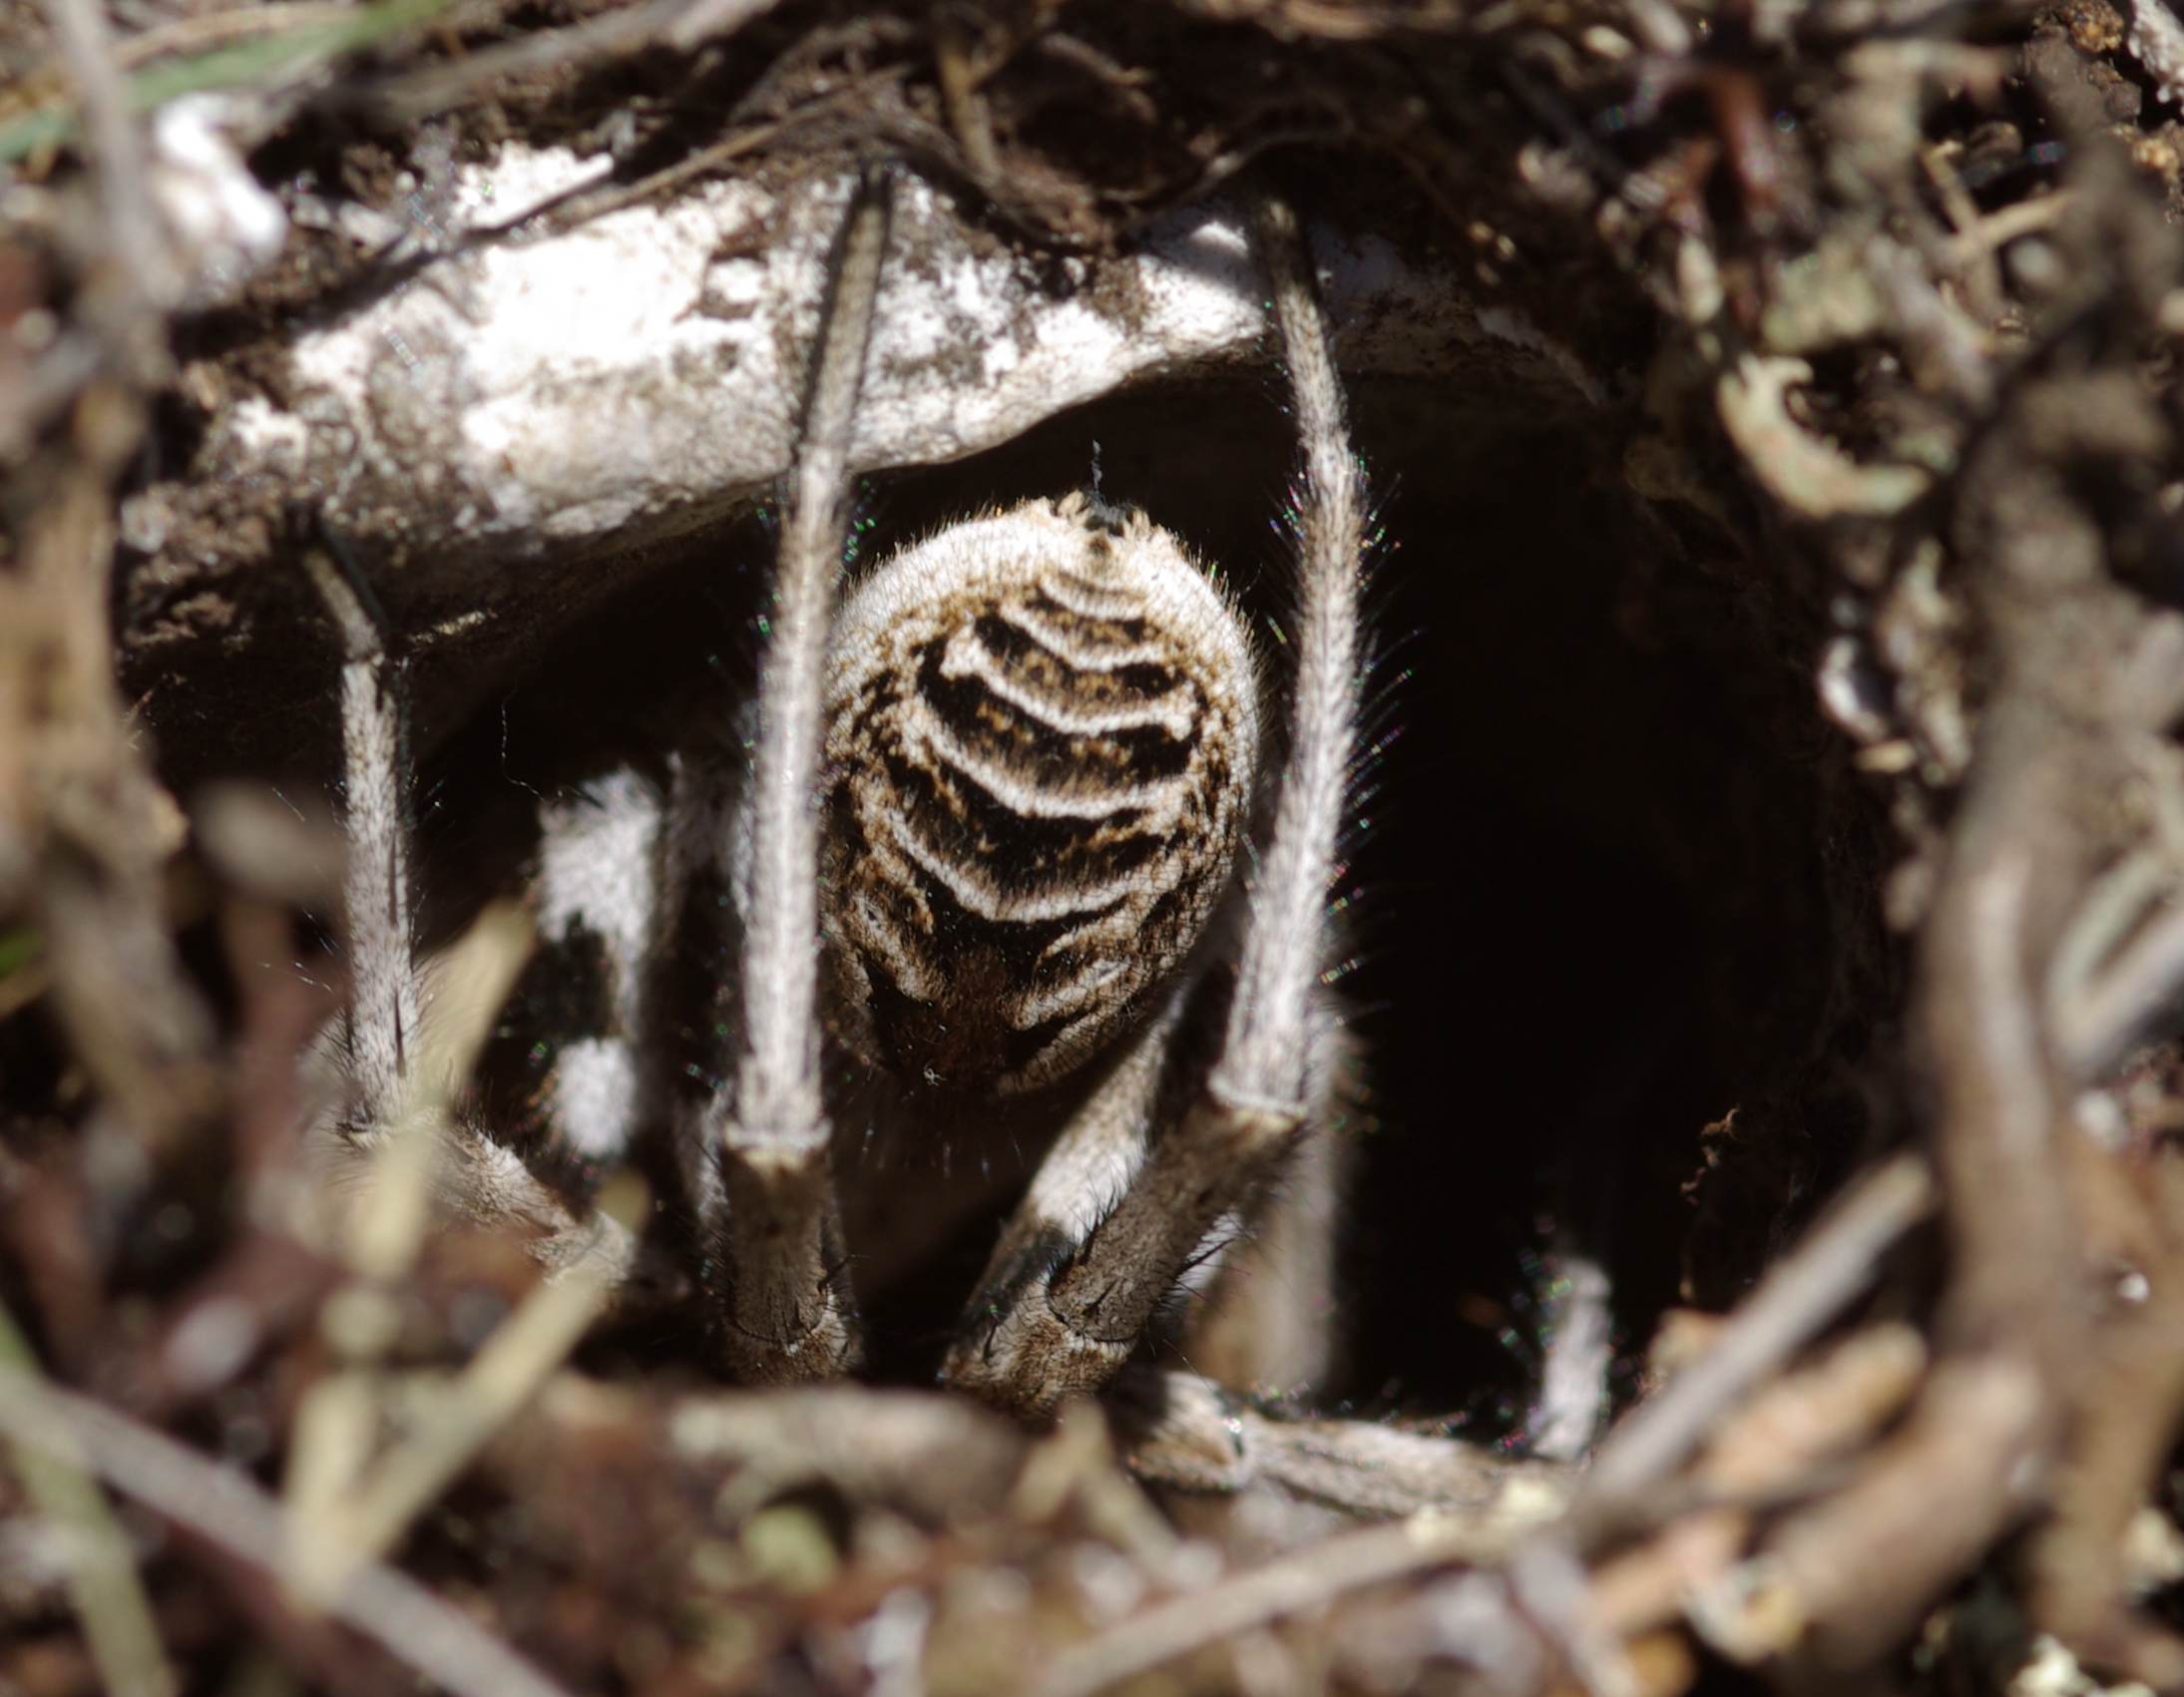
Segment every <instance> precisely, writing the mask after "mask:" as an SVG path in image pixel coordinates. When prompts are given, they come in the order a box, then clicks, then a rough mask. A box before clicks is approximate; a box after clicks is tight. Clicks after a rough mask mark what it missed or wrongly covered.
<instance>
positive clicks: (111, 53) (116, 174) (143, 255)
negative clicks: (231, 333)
mask: <svg viewBox="0 0 2184 1697" xmlns="http://www.w3.org/2000/svg"><path fill="white" fill-rule="evenodd" d="M46 16H47V17H48V18H50V19H51V20H52V22H53V34H54V39H55V40H56V41H58V42H59V43H60V48H61V57H62V58H63V60H65V61H66V62H67V65H68V71H69V77H70V79H71V80H72V81H73V82H74V83H75V84H76V98H77V102H78V104H79V105H80V106H81V108H82V110H83V115H84V126H85V129H86V131H87V132H88V134H89V139H90V142H91V151H92V154H93V156H94V157H95V158H96V159H97V161H98V164H99V169H100V173H101V177H102V181H101V184H100V191H101V193H100V197H99V199H100V210H101V212H104V214H105V218H106V227H107V241H108V244H109V246H110V247H111V249H112V257H113V260H114V262H115V264H116V266H117V267H118V268H119V270H120V272H121V275H120V276H119V277H117V278H116V279H115V281H117V282H118V283H120V285H121V287H122V288H123V289H124V290H125V291H126V294H125V295H124V298H127V299H129V300H131V301H133V302H136V303H139V304H149V303H152V302H159V303H161V304H165V303H166V302H168V301H170V300H172V299H173V298H174V297H175V295H176V293H177V292H178V290H179V285H180V282H181V278H180V277H179V276H178V275H177V273H176V269H175V265H174V262H173V257H172V255H171V254H169V252H168V251H167V248H166V246H165V245H164V243H163V242H162V241H161V239H160V231H161V230H163V229H164V228H165V227H166V225H165V224H164V223H163V222H162V221H161V220H160V219H159V218H158V216H157V215H156V214H155V213H154V212H153V208H152V194H151V191H150V189H149V188H148V187H147V184H146V178H145V169H144V144H143V140H142V138H140V137H139V136H138V134H137V125H136V120H135V118H134V117H133V116H132V113H131V109H130V97H129V85H128V84H127V83H126V82H125V81H124V80H123V77H122V73H121V68H120V66H119V64H118V63H117V61H116V54H115V45H114V38H113V35H112V33H111V31H109V29H108V28H107V21H106V12H105V9H104V8H103V7H101V6H99V5H97V4H95V3H94V0H46ZM150 351H151V350H150V348H149V347H144V348H132V349H131V353H132V355H133V356H136V355H145V356H149V354H150Z"/></svg>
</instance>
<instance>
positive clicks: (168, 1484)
mask: <svg viewBox="0 0 2184 1697" xmlns="http://www.w3.org/2000/svg"><path fill="white" fill-rule="evenodd" d="M0 1433H5V1434H6V1435H7V1437H8V1438H9V1439H11V1440H12V1441H14V1442H15V1443H17V1444H24V1445H31V1446H35V1447H36V1448H37V1449H39V1450H41V1451H43V1452H45V1453H47V1454H49V1455H62V1456H67V1455H69V1454H71V1453H81V1454H82V1455H83V1456H84V1457H86V1458H87V1459H88V1461H89V1464H90V1466H91V1467H92V1469H93V1470H95V1471H96V1472H97V1473H98V1474H100V1475H101V1476H102V1477H104V1478H105V1479H106V1480H107V1481H108V1483H110V1484H111V1485H115V1486H116V1487H117V1488H119V1489H120V1490H122V1491H124V1492H126V1493H127V1494H128V1495H130V1496H133V1497H135V1498H136V1499H137V1500H138V1501H140V1502H142V1503H144V1504H146V1505H147V1506H148V1507H151V1508H153V1509H155V1510H157V1511H158V1512H159V1513H161V1514H164V1515H165V1516H166V1517H167V1518H168V1519H170V1520H173V1521H174V1522H175V1523H176V1524H177V1525H179V1526H183V1527H186V1528H187V1529H188V1530H190V1531H191V1532H193V1533H195V1534H196V1535H197V1536H199V1537H202V1538H204V1539H205V1540H206V1541H207V1542H209V1543H212V1544H215V1545H217V1546H218V1547H219V1548H220V1549H222V1550H224V1551H225V1552H226V1553H228V1554H229V1555H232V1556H235V1557H236V1558H238V1559H240V1560H242V1561H246V1562H248V1563H250V1564H251V1565H252V1566H254V1567H257V1568H259V1569H261V1570H262V1571H264V1572H265V1573H266V1574H268V1575H269V1576H271V1577H273V1578H275V1579H277V1578H278V1577H279V1576H280V1575H281V1572H282V1568H283V1564H284V1563H285V1562H286V1560H287V1558H288V1551H289V1549H290V1547H291V1542H290V1540H291V1538H292V1536H293V1534H294V1530H295V1528H294V1524H293V1519H292V1517H291V1516H290V1515H289V1514H287V1513H286V1512H284V1511H283V1510H282V1509H281V1507H280V1505H279V1504H278V1503H277V1502H276V1501H275V1500H274V1499H273V1498H271V1497H269V1496H267V1495H266V1494H265V1492H264V1491H262V1490H260V1489H259V1488H258V1487H257V1486H256V1485H253V1484H252V1483H251V1482H250V1481H249V1480H248V1479H247V1478H246V1477H245V1476H244V1475H242V1474H241V1473H239V1472H237V1471H236V1470H235V1469H233V1468H231V1467H226V1466H222V1465H221V1464H219V1463H217V1462H214V1461H212V1460H210V1459H209V1458H207V1457H205V1456H201V1455H199V1454H197V1453H196V1452H195V1451H192V1450H187V1449H185V1448H183V1446H181V1445H180V1444H177V1443H175V1442H174V1441H173V1440H172V1439H170V1438H166V1437H163V1436H162V1435H161V1434H159V1433H157V1432H154V1431H152V1430H151V1429H150V1428H148V1427H145V1426H142V1425H139V1424H138V1423H137V1422H135V1421H133V1420H130V1419H128V1418H127V1417H126V1416H124V1415H120V1414H117V1413H116V1412H115V1411H114V1410H112V1409H109V1408H106V1407H104V1406H103V1405H101V1404H99V1403H95V1402H93V1401H91V1400H90V1399H89V1398H88V1397H79V1396H76V1395H74V1394H73V1393H71V1392H67V1391H62V1390H59V1389H57V1388H55V1387H52V1386H49V1385H45V1384H42V1383H41V1382H40V1381H38V1380H37V1379H34V1378H32V1377H31V1376H30V1375H28V1374H25V1373H22V1372H19V1371H17V1370H15V1369H13V1368H0ZM327 1606H328V1611H329V1612H330V1613H331V1614H333V1615H334V1617H335V1618H337V1619H339V1620H340V1621H342V1622H343V1623H344V1624H346V1625H348V1626H352V1627H354V1628H355V1629H356V1630H357V1631H358V1632H361V1633H363V1634H364V1635H365V1636H366V1637H368V1638H370V1639H372V1640H373V1641H374V1642H375V1643H377V1644H379V1645H380V1646H381V1647H382V1648H384V1649H385V1650H386V1651H387V1652H388V1654H390V1655H391V1656H393V1657H394V1658H395V1660H397V1661H398V1662H400V1663H401V1664H402V1665H403V1666H405V1667H408V1668H412V1669H414V1670H415V1671H416V1672H418V1673H420V1674H422V1675H423V1676H424V1677H425V1678H427V1679H429V1680H431V1681H433V1682H434V1683H435V1684H437V1685H439V1686H440V1687H441V1688H442V1689H443V1690H447V1691H451V1692H454V1693H456V1694H457V1697H567V1694H566V1693H565V1692H564V1691H563V1690H562V1688H561V1687H560V1686H558V1685H556V1684H554V1683H553V1682H552V1681H551V1680H549V1679H547V1678H546V1677H545V1676H543V1675H542V1674H540V1673H539V1671H538V1670H537V1669H536V1668H534V1667H532V1666H531V1664H530V1663H529V1662H526V1661H525V1660H524V1659H523V1658H522V1657H520V1656H518V1655H517V1654H516V1653H515V1652H514V1651H513V1650H511V1649H510V1648H509V1647H508V1646H507V1645H506V1644H503V1643H501V1642H500V1641H499V1640H498V1639H496V1638H493V1637H491V1636H489V1635H488V1634H487V1633H485V1632H483V1631H481V1630H480V1629H479V1627H478V1626H477V1625H476V1624H475V1623H474V1622H472V1621H471V1620H470V1619H469V1618H468V1617H467V1616H465V1615H464V1614H462V1613H461V1612H460V1611H459V1610H457V1609H455V1608H452V1607H450V1606H449V1605H448V1604H447V1603H444V1602H442V1601H441V1600H440V1599H439V1598H438V1597H436V1596H434V1595H433V1594H432V1593H431V1592H430V1591H428V1590H426V1589H425V1588H424V1587H423V1586H422V1585H419V1584H417V1583H416V1582H415V1581H414V1580H412V1579H410V1578H408V1577H406V1576H405V1575H403V1574H401V1573H398V1572H396V1571H394V1569H392V1568H390V1567H384V1566H380V1565H377V1564H369V1565H366V1566H363V1567H360V1568H358V1569H357V1570H356V1571H355V1572H353V1573H351V1574H350V1575H349V1576H348V1577H347V1578H346V1579H345V1580H344V1581H343V1582H342V1585H341V1588H340V1589H339V1590H338V1591H337V1592H336V1593H335V1594H334V1595H333V1597H332V1598H331V1599H330V1600H329V1602H328V1605H327Z"/></svg>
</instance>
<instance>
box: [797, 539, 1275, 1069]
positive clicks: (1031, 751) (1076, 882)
mask: <svg viewBox="0 0 2184 1697" xmlns="http://www.w3.org/2000/svg"><path fill="white" fill-rule="evenodd" d="M1257 749H1258V679H1257V669H1256V666H1255V664H1254V661H1253V657H1252V653H1251V648H1250V644H1249V643H1248V641H1247V640H1246V638H1245V636H1244V633H1243V630H1242V627H1241V626H1240V624H1239V623H1238V621H1237V618H1236V615H1235V613H1234V611H1233V610H1232V609H1231V608H1230V606H1229V604H1228V602H1227V600H1226V598H1225V597H1224V596H1223V595H1222V593H1221V592H1220V591H1219V590H1218V589H1217V588H1215V587H1214V585H1213V584H1212V583H1211V582H1209V581H1208V579H1207V578H1206V576H1205V574H1204V572H1203V571H1202V570H1201V569H1200V568H1199V567H1198V566H1197V565H1196V564H1194V563H1193V562H1192V560H1191V559H1190V557H1189V556H1188V555H1187V554H1186V553H1185V552H1184V550H1183V548H1182V546H1181V545H1180V544H1179V543H1178V542H1177V541H1176V540H1175V538H1174V537H1172V536H1170V535H1169V534H1168V533H1167V532H1165V531H1163V530H1161V529H1159V528H1158V527H1157V526H1155V525H1153V524H1152V523H1151V522H1150V521H1149V520H1147V519H1146V518H1144V517H1143V515H1141V514H1136V513H1124V512H1118V511H1116V510H1113V509H1106V508H1098V507H1095V506H1093V505H1092V503H1089V502H1088V501H1086V500H1085V499H1084V498H1082V497H1075V496H1073V497H1070V498H1067V499H1065V500H1062V501H1059V502H1049V501H1036V502H1032V503H1029V504H1027V505H1025V506H1022V507H1018V508H1015V509H1013V510H1011V511H1009V512H1006V513H998V514H992V515H989V516H987V517H985V518H979V519H972V520H968V521H966V522H964V523H961V524H958V525H954V526H951V527H950V528H948V529H947V530H945V531H942V532H940V533H938V534H937V535H935V536H933V537H930V538H928V539H927V540H926V541H924V542H922V543H919V544H917V545H916V546H914V547H911V548H907V549H905V550H903V551H902V552H901V553H899V554H897V555H895V556H893V557H892V558H890V559H888V560H887V561H885V562H883V563H882V564H881V565H879V566H878V567H877V568H875V569H874V570H873V572H872V573H871V574H870V576H869V577H868V578H867V579H866V580H865V581H864V583H863V584H862V585H861V586H860V587H859V588H858V589H857V591H856V592H855V594H853V595H852V596H851V597H850V599H849V600H848V602H847V603H846V604H845V605H844V607H843V608H842V611H841V613H840V615H839V617H838V618H837V620H836V622H835V629H834V636H833V641H832V647H831V651H830V654H829V661H828V725H827V742H826V759H827V776H826V797H825V808H826V816H825V822H824V837H825V844H826V846H825V851H824V863H823V866H822V880H823V881H822V902H823V904H824V910H825V912H824V919H825V930H826V943H827V954H828V961H829V966H830V971H831V973H832V975H833V979H834V984H835V989H836V991H837V993H838V994H837V1002H838V1005H839V1009H840V1016H841V1021H840V1023H841V1025H842V1028H843V1029H844V1031H845V1032H846V1034H847V1035H848V1037H849V1039H850V1041H851V1042H852V1044H853V1045H854V1046H855V1047H857V1048H859V1049H861V1050H862V1051H864V1052H865V1053H866V1054H867V1055H868V1056H869V1057H870V1058H871V1059H873V1060H875V1061H880V1062H882V1063H884V1064H886V1065H889V1066H891V1067H893V1068H894V1069H895V1070H896V1071H898V1072H899V1073H900V1074H901V1075H903V1076H904V1077H905V1078H907V1079H910V1080H913V1081H922V1082H924V1083H928V1084H933V1085H939V1086H945V1087H950V1088H963V1089H975V1090H984V1091H989V1092H993V1093H1000V1094H1008V1093H1013V1092H1016V1091H1020V1090H1027V1089H1034V1088H1037V1087H1038V1086H1040V1085H1042V1084H1045V1083H1049V1082H1051V1081H1053V1080H1055V1079H1057V1078H1060V1077H1062V1076H1064V1075H1065V1074H1066V1073H1068V1072H1069V1071H1071V1070H1072V1069H1073V1068H1074V1067H1076V1066H1077V1065H1079V1064H1080V1063H1081V1062H1083V1061H1085V1060H1087V1059H1088V1058H1089V1057H1090V1056H1092V1055H1093V1054H1094V1053H1096V1052H1097V1051H1099V1050H1100V1049H1101V1048H1103V1047H1104V1046H1105V1045H1106V1044H1107V1043H1108V1042H1109V1041H1110V1040H1111V1039H1112V1038H1113V1037H1115V1036H1116V1035H1117V1034H1118V1033H1119V1032H1120V1031H1121V1030H1122V1029H1123V1028H1124V1027H1126V1026H1127V1025H1129V1024H1131V1023H1132V1022H1133V1021H1134V1020H1135V1019H1136V1018H1138V1017H1139V1016H1140V1015H1142V1014H1143V1013H1144V1012H1145V1011H1147V1009H1148V1008H1149V1007H1150V1005H1151V999H1152V997H1153V995H1154V994H1155V993H1156V992H1157V991H1158V989H1159V988H1160V987H1162V986H1163V985H1165V984H1166V983H1167V982H1168V981H1169V979H1170V978H1171V976H1172V975H1173V974H1174V973H1175V971H1176V969H1177V968H1178V967H1180V966H1181V964H1182V963H1183V961H1184V959H1185V957H1186V956H1188V954H1189V953H1190V951H1191V949H1192V947H1193V945H1195V943H1196V942H1197V940H1198V938H1199V936H1200V935H1201V934H1202V933H1203V931H1204V929H1205V925H1206V921H1207V918H1208V916H1209V915H1210V914H1211V912H1212V909H1213V905H1214V903H1215V902H1216V901H1217V900H1218V898H1219V896H1220V894H1221V892H1222V889H1223V887H1224V886H1225V884H1226V883H1227V880H1228V878H1229V876H1230V870H1231V866H1232V863H1233V860H1234V857H1235V852H1236V846H1237V841H1238V837H1239V835H1240V833H1241V831H1242V829H1243V822H1244V817H1245V813H1246V811H1247V808H1248V803H1249V797H1250V792H1251V785H1252V779H1253V773H1254V769H1255V765H1256V760H1257Z"/></svg>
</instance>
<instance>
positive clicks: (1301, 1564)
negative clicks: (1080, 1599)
mask: <svg viewBox="0 0 2184 1697" xmlns="http://www.w3.org/2000/svg"><path fill="white" fill-rule="evenodd" d="M1507 1547H1508V1535H1507V1533H1506V1531H1501V1530H1496V1529H1489V1528H1483V1527H1482V1526H1480V1525H1478V1524H1477V1523H1475V1522H1472V1521H1470V1520H1467V1519H1463V1518H1447V1519H1444V1518H1442V1517H1441V1516H1439V1515H1434V1514H1420V1515H1416V1516H1414V1517H1413V1518H1411V1519H1409V1520H1406V1521H1404V1522H1402V1523H1401V1524H1399V1525H1393V1526H1367V1527H1364V1528H1362V1529H1360V1530H1358V1531H1354V1532H1340V1533H1337V1534H1336V1535H1335V1536H1333V1537H1329V1538H1323V1539H1321V1540H1320V1541H1319V1542H1317V1543H1314V1544H1311V1545H1309V1546H1308V1547H1306V1548H1304V1549H1301V1550H1298V1551H1296V1552H1295V1553H1294V1554H1291V1555H1284V1556H1280V1557H1277V1558H1276V1559H1275V1560H1272V1561H1269V1562H1266V1563H1264V1564H1263V1565H1261V1566H1258V1567H1253V1568H1250V1569H1248V1570H1246V1571H1244V1572H1242V1573H1238V1574H1236V1575H1235V1576H1233V1577H1232V1578H1228V1579H1224V1580H1222V1581H1220V1582H1219V1583H1218V1584H1213V1585H1208V1586H1206V1587H1205V1588H1204V1589H1202V1590H1196V1591H1186V1592H1184V1593H1183V1594H1182V1595H1180V1596H1175V1597H1170V1598H1169V1599H1168V1600H1166V1601H1165V1602H1161V1603H1156V1604H1154V1605H1153V1606H1152V1607H1151V1608H1148V1609H1145V1610H1144V1611H1143V1612H1142V1613H1138V1614H1133V1615H1130V1616H1129V1617H1128V1618H1126V1619H1123V1620H1119V1621H1117V1622H1116V1623H1115V1624H1114V1625H1112V1626H1110V1627H1107V1628H1106V1629H1105V1630H1104V1631H1101V1632H1098V1633H1096V1634H1094V1635H1093V1636H1092V1637H1091V1638H1089V1639H1087V1640H1085V1642H1083V1643H1081V1644H1075V1645H1072V1646H1071V1647H1070V1648H1069V1649H1067V1650H1065V1651H1063V1652H1062V1654H1061V1655H1059V1656H1057V1657H1056V1658H1055V1660H1054V1662H1053V1664H1052V1665H1051V1666H1050V1667H1049V1668H1048V1669H1047V1674H1046V1677H1045V1678H1043V1679H1041V1680H1040V1681H1039V1682H1038V1683H1037V1684H1036V1685H1034V1686H1033V1687H1032V1691H1033V1693H1034V1694H1035V1697H1092V1693H1093V1692H1097V1691H1104V1690H1106V1689H1107V1688H1108V1687H1109V1686H1112V1685H1118V1684H1120V1683H1121V1682H1122V1681H1123V1680H1125V1679H1131V1678H1134V1677H1135V1676H1136V1675H1138V1674H1141V1673H1146V1672H1149V1671H1150V1670H1151V1669H1153V1668H1156V1667H1159V1666H1161V1665H1162V1664H1163V1663H1166V1662H1171V1661H1174V1660H1176V1659H1177V1658H1178V1657H1180V1656H1186V1655H1188V1654H1190V1652H1191V1651H1193V1650H1201V1649H1204V1648H1206V1647H1207V1646H1209V1645H1212V1644H1218V1643H1222V1642H1224V1641H1226V1640H1228V1639H1232V1638H1236V1637H1239V1636H1241V1635H1242V1634H1244V1633H1246V1632H1250V1631H1253V1630H1256V1629H1257V1628H1260V1627H1264V1626H1270V1625H1272V1624H1273V1623H1274V1622H1275V1621H1277V1620H1280V1619H1282V1618H1284V1617H1285V1616H1287V1615H1292V1614H1299V1613H1302V1612H1303V1611H1304V1610H1306V1609H1311V1608H1322V1607H1325V1606H1326V1605H1327V1604H1329V1603H1331V1602H1334V1601H1336V1600H1337V1599H1338V1598H1340V1597H1342V1596H1343V1595H1345V1594H1346V1593H1348V1592H1351V1591H1357V1590H1362V1589H1364V1588H1365V1587H1366V1586H1368V1585H1378V1584H1384V1583H1386V1582H1387V1581H1389V1580H1392V1579H1400V1578H1403V1577H1405V1576H1406V1575H1408V1574H1412V1573H1418V1572H1422V1571H1424V1570H1425V1569H1427V1568H1431V1567H1441V1566H1446V1565H1448V1564H1449V1563H1451V1562H1457V1561H1491V1560H1494V1559H1497V1558H1498V1557H1500V1556H1501V1555H1503V1554H1505V1553H1506V1552H1507Z"/></svg>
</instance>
